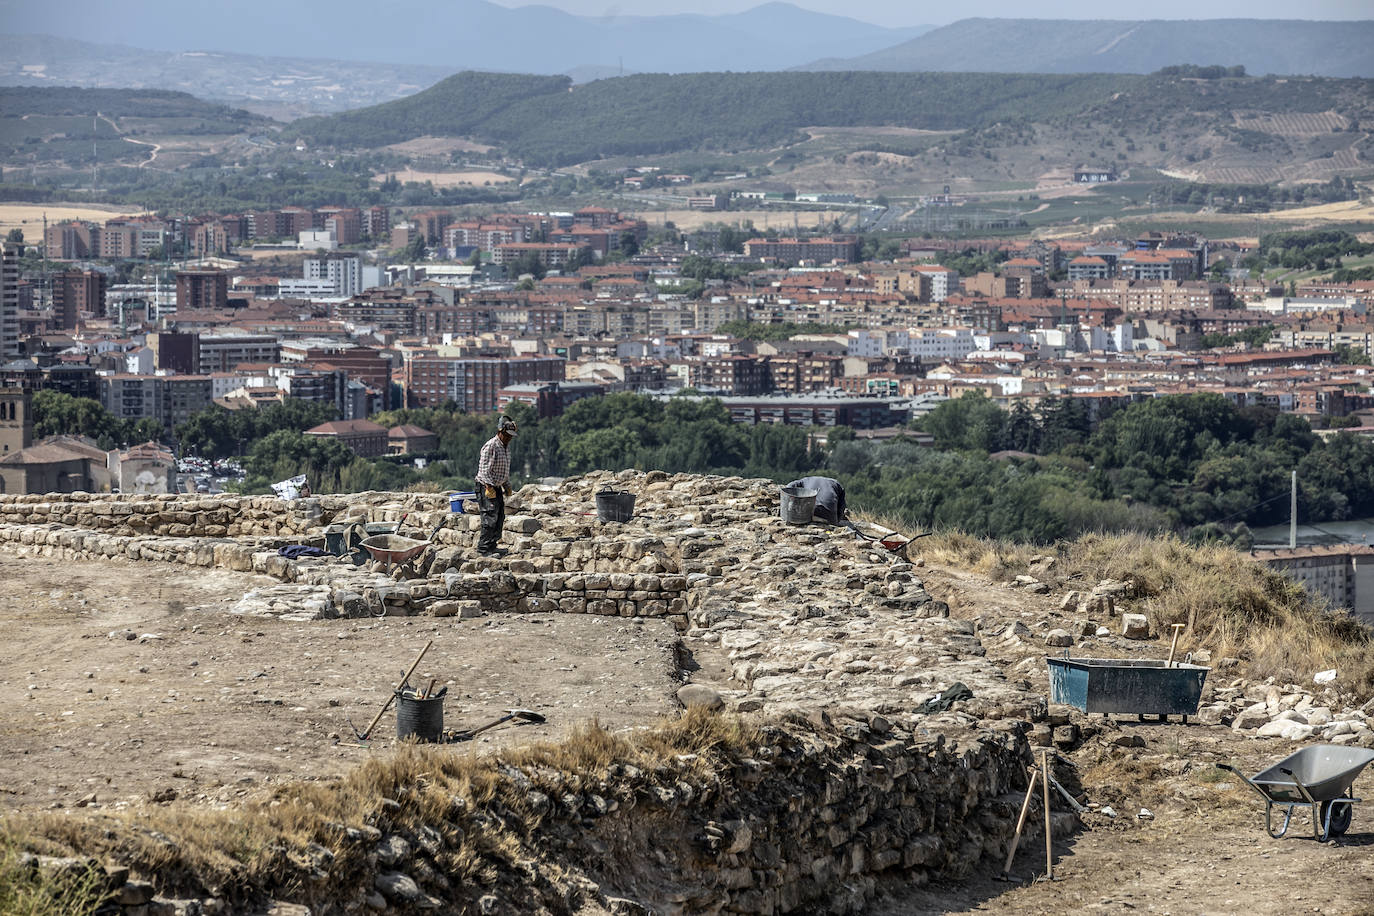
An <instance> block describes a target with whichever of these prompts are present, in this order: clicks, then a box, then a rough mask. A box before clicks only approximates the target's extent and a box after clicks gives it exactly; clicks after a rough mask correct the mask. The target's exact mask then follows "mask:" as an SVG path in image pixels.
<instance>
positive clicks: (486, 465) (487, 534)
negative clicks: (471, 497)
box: [477, 417, 517, 556]
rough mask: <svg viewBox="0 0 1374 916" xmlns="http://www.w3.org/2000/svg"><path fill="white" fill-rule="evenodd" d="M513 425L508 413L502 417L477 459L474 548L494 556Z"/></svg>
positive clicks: (503, 513) (506, 492)
mask: <svg viewBox="0 0 1374 916" xmlns="http://www.w3.org/2000/svg"><path fill="white" fill-rule="evenodd" d="M516 432H517V427H516V425H515V421H514V420H512V419H511V418H510V417H502V418H501V422H500V423H499V424H498V425H497V427H496V435H494V436H492V437H491V438H490V439H488V440H487V444H486V445H484V446H482V454H481V455H480V456H479V457H478V459H477V505H478V506H479V507H480V508H481V510H482V535H481V537H480V538H478V540H477V552H478V553H480V554H482V555H484V556H495V555H497V554H498V553H500V551H498V550H497V547H496V543H497V542H498V541H499V540H501V528H502V527H503V526H504V525H505V524H506V497H507V496H509V495H510V493H511V489H510V440H512V439H514V438H515V434H516Z"/></svg>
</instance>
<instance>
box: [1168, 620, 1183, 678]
mask: <svg viewBox="0 0 1374 916" xmlns="http://www.w3.org/2000/svg"><path fill="white" fill-rule="evenodd" d="M1169 625H1170V626H1171V627H1173V628H1174V641H1173V642H1172V643H1170V644H1169V660H1168V661H1167V662H1165V663H1164V667H1165V668H1172V667H1173V666H1174V653H1175V652H1176V651H1178V634H1179V633H1181V632H1182V631H1183V628H1184V627H1185V626H1186V624H1182V623H1172V624H1169Z"/></svg>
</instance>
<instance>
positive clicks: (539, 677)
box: [0, 552, 680, 811]
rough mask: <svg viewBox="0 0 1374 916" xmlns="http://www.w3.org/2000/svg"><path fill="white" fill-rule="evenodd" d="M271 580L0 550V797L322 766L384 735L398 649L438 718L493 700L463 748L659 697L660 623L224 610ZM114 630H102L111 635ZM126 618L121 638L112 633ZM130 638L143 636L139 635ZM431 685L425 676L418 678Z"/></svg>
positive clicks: (194, 797)
mask: <svg viewBox="0 0 1374 916" xmlns="http://www.w3.org/2000/svg"><path fill="white" fill-rule="evenodd" d="M272 583H273V580H269V579H266V578H263V577H257V576H251V575H246V574H241V573H232V572H227V571H202V570H197V571H196V572H195V573H193V574H192V573H187V572H186V571H184V570H183V569H182V568H179V567H173V566H163V565H160V564H150V563H139V564H134V563H131V562H113V563H106V564H94V563H86V564H70V563H64V562H61V561H58V560H47V559H20V558H18V557H16V556H15V555H13V554H11V553H6V552H0V629H3V631H4V632H5V633H6V634H7V635H6V645H7V646H8V647H9V648H8V651H6V652H5V653H4V655H3V657H0V697H4V698H5V713H4V715H3V716H0V774H4V775H3V777H0V811H3V810H5V809H10V810H13V809H16V808H18V809H33V808H37V807H65V806H72V805H77V804H79V803H80V802H81V801H82V799H88V798H89V797H90V796H91V795H94V796H95V803H96V804H99V805H118V804H121V803H125V802H134V801H137V800H140V799H147V798H150V797H152V798H158V799H168V798H170V797H172V795H173V794H175V796H176V797H179V798H183V799H187V800H191V801H193V802H194V801H200V802H205V803H218V802H224V801H229V800H231V799H233V798H236V797H242V796H244V795H247V794H249V793H250V792H252V791H253V790H254V788H255V787H260V786H261V785H262V784H264V783H272V782H276V781H283V780H289V779H296V778H308V779H318V778H327V777H330V776H336V775H339V774H341V773H343V772H345V771H346V770H348V769H349V768H351V767H352V766H354V765H356V764H357V763H359V762H361V761H362V760H364V759H366V758H367V757H368V755H370V754H377V753H383V752H385V751H386V750H387V749H388V748H389V747H391V746H392V745H393V744H394V739H395V734H396V729H395V724H396V717H395V712H394V707H393V710H392V711H390V712H388V714H387V715H386V716H384V717H383V718H382V721H381V723H380V724H379V725H378V727H377V730H376V732H375V734H374V735H373V740H371V741H369V742H368V744H369V745H370V747H367V748H363V747H354V746H350V745H353V744H357V743H358V742H357V740H356V739H355V737H354V736H353V732H352V730H351V729H350V727H349V722H348V720H349V719H350V718H351V719H352V721H353V723H354V724H355V725H357V727H358V728H360V729H361V728H364V727H366V725H367V723H368V722H370V721H371V720H372V717H373V716H374V715H376V712H377V710H379V709H380V708H381V706H382V704H383V703H384V702H385V701H386V698H387V696H388V695H389V694H390V692H391V685H393V684H395V682H397V681H398V680H399V679H400V677H401V675H402V674H403V673H404V671H405V669H407V668H408V667H409V666H410V664H411V662H412V661H413V660H414V658H415V656H416V654H417V653H418V652H419V651H420V649H422V648H423V647H424V645H425V642H426V641H427V640H430V639H432V640H434V645H433V647H432V648H431V649H430V650H429V651H428V653H427V654H426V656H425V658H424V660H423V661H422V662H421V664H420V668H419V670H418V671H417V672H416V675H415V677H414V678H412V683H415V684H424V685H427V684H428V683H429V682H430V680H431V679H432V678H437V679H438V685H447V686H448V688H449V692H448V696H447V699H446V701H445V704H444V725H445V728H449V729H458V728H471V727H475V726H477V725H480V724H483V723H486V722H489V721H491V720H493V719H495V718H497V717H499V716H500V715H502V714H503V713H504V711H505V710H506V709H508V708H516V707H521V708H529V709H534V710H536V711H538V712H540V713H541V714H543V715H545V716H546V717H547V718H548V722H547V724H544V725H532V724H524V725H520V726H516V725H514V724H507V725H503V726H501V727H498V728H495V729H492V730H491V731H489V732H487V733H485V734H484V735H482V736H480V737H478V738H477V739H476V740H475V741H473V742H472V743H470V744H469V743H464V744H460V745H455V753H463V752H467V750H468V749H469V748H478V749H480V748H482V747H490V746H494V745H498V744H502V743H511V742H523V741H529V740H533V739H537V738H556V737H557V736H558V735H559V734H561V733H563V732H564V731H565V730H567V729H569V728H571V727H572V726H574V725H576V724H578V723H580V722H583V721H586V720H589V719H593V718H596V719H599V720H600V721H601V722H602V723H604V724H607V725H610V726H613V727H621V726H626V725H632V724H638V723H644V722H648V721H650V720H652V719H653V718H654V717H656V716H658V715H661V714H665V713H667V712H669V711H670V710H672V709H676V708H677V701H676V700H675V699H674V698H673V691H675V690H676V688H677V687H678V686H680V682H677V681H675V680H673V676H674V675H675V673H676V659H675V654H674V652H673V650H672V648H671V647H672V645H673V643H674V642H675V641H676V638H677V634H676V632H674V631H673V628H672V627H671V625H669V624H667V623H666V622H664V621H662V620H651V621H646V622H644V623H632V622H630V621H627V620H621V619H619V618H605V617H597V616H582V615H578V616H565V615H561V614H543V615H503V616H500V617H491V616H489V617H479V618H475V619H471V620H457V619H454V618H443V619H434V618H428V617H412V618H407V617H401V618H376V619H365V620H334V621H313V622H301V623H292V622H283V621H277V620H267V619H257V618H244V617H238V616H233V615H230V614H228V613H226V611H227V609H228V608H229V607H231V606H232V605H233V604H234V602H235V601H236V600H237V599H238V598H239V597H240V596H241V595H242V594H243V593H244V592H245V591H246V590H248V589H250V588H253V587H257V586H261V585H267V584H272ZM112 633H113V634H115V635H113V636H111V635H110V634H112ZM127 633H132V634H134V636H135V638H134V639H132V640H130V639H127V638H125V637H126V635H127ZM145 635H146V636H147V638H146V639H145V638H143V637H145ZM435 689H436V690H437V689H438V686H436V688H435Z"/></svg>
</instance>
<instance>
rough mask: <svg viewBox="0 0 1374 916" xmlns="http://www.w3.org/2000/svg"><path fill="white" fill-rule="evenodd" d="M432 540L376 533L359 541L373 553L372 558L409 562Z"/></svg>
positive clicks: (361, 545)
mask: <svg viewBox="0 0 1374 916" xmlns="http://www.w3.org/2000/svg"><path fill="white" fill-rule="evenodd" d="M431 543H432V542H431V541H417V540H415V539H414V538H408V537H402V536H401V535H399V534H375V535H373V536H372V537H370V538H366V539H364V540H362V541H360V542H359V546H360V547H362V548H364V549H365V550H366V551H367V552H368V553H370V554H372V559H374V560H381V561H382V562H383V563H387V564H388V565H390V564H395V563H407V562H409V561H410V560H413V559H415V557H417V556H419V555H420V554H421V553H422V552H423V551H424V549H425V548H426V547H428V546H429V545H430V544H431Z"/></svg>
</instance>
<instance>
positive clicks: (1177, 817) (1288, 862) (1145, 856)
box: [873, 721, 1374, 916]
mask: <svg viewBox="0 0 1374 916" xmlns="http://www.w3.org/2000/svg"><path fill="white" fill-rule="evenodd" d="M1122 731H1123V732H1125V733H1128V734H1131V733H1134V734H1140V735H1141V736H1142V737H1145V738H1146V742H1147V752H1146V753H1145V754H1143V755H1142V756H1148V749H1155V750H1158V749H1160V748H1161V746H1166V747H1167V746H1169V745H1171V744H1181V745H1182V746H1183V748H1184V749H1185V750H1184V754H1185V757H1186V759H1187V760H1188V761H1191V762H1192V764H1193V766H1192V769H1191V770H1189V772H1188V773H1186V774H1183V775H1181V776H1178V777H1165V778H1163V779H1161V780H1159V781H1158V782H1157V783H1156V784H1155V785H1154V786H1152V787H1150V788H1148V789H1146V790H1145V791H1144V793H1143V794H1144V795H1145V797H1146V798H1147V799H1148V801H1149V810H1150V811H1151V812H1152V813H1153V815H1154V817H1153V819H1150V820H1141V819H1139V818H1138V817H1137V816H1136V814H1137V812H1138V811H1139V810H1140V807H1141V805H1140V804H1139V803H1138V799H1137V800H1136V803H1135V804H1132V805H1126V804H1122V803H1119V802H1113V807H1114V808H1115V809H1116V810H1117V812H1118V816H1117V818H1116V819H1114V820H1109V819H1107V818H1105V817H1103V816H1102V815H1097V814H1094V815H1089V816H1088V818H1087V822H1088V825H1087V826H1086V827H1084V828H1080V829H1078V830H1077V831H1076V832H1074V833H1073V834H1071V835H1067V836H1056V837H1055V838H1054V880H1053V881H1049V882H1047V881H1045V880H1044V875H1045V845H1044V838H1043V833H1037V834H1036V836H1034V837H1033V838H1030V839H1026V838H1023V841H1022V843H1021V845H1020V847H1019V849H1018V851H1017V856H1016V861H1015V863H1014V864H1013V866H1012V871H1011V873H1012V876H1013V879H1014V880H1013V881H1012V882H1004V881H1001V880H999V879H998V878H997V877H996V876H995V874H988V873H983V874H980V875H978V876H976V877H975V878H974V879H973V880H971V881H970V882H967V883H952V882H950V883H941V884H938V885H931V886H929V887H926V888H922V889H920V890H917V891H910V890H905V889H903V890H899V891H896V892H894V893H892V894H891V896H890V897H888V899H887V900H885V901H884V903H883V904H882V905H880V906H877V907H875V908H874V910H873V912H874V914H875V916H935V914H955V913H959V914H966V913H995V914H1008V916H1010V914H1018V916H1019V914H1061V913H1123V912H1141V913H1159V914H1184V913H1207V914H1212V916H1223V914H1235V916H1288V914H1296V913H1322V914H1365V916H1368V914H1371V913H1374V811H1370V806H1369V805H1368V804H1366V805H1363V806H1360V805H1357V806H1356V808H1355V812H1354V817H1353V819H1352V823H1351V826H1350V830H1349V832H1348V833H1347V834H1346V835H1345V836H1344V837H1342V838H1340V840H1339V841H1329V842H1327V843H1324V844H1323V843H1319V842H1317V841H1316V840H1315V839H1314V838H1313V836H1312V832H1311V821H1310V819H1309V817H1308V815H1307V813H1306V809H1302V810H1301V811H1299V812H1298V813H1295V815H1294V818H1293V825H1292V827H1291V828H1290V830H1289V833H1288V835H1287V836H1285V837H1284V838H1283V839H1278V840H1275V839H1271V838H1270V837H1269V836H1267V835H1266V834H1265V832H1264V805H1263V802H1262V801H1260V798H1259V796H1258V795H1256V794H1254V792H1253V791H1251V790H1250V789H1248V788H1245V787H1244V786H1243V785H1242V784H1241V783H1240V781H1239V780H1238V779H1235V778H1234V777H1229V776H1228V778H1226V779H1224V780H1222V781H1219V782H1213V781H1211V780H1212V779H1213V778H1214V777H1212V776H1211V775H1210V774H1212V773H1217V772H1219V771H1216V770H1215V769H1214V767H1213V763H1215V762H1222V761H1225V762H1231V763H1233V764H1234V765H1236V766H1238V767H1239V768H1240V769H1241V771H1242V772H1246V773H1255V772H1258V771H1259V770H1260V769H1262V768H1264V767H1265V766H1268V765H1269V764H1271V763H1273V762H1274V761H1275V760H1278V759H1280V758H1281V757H1283V756H1286V755H1287V754H1289V753H1291V751H1292V750H1293V749H1294V748H1293V746H1292V745H1289V744H1288V743H1287V742H1284V741H1281V740H1279V739H1270V740H1255V739H1246V738H1229V737H1220V738H1218V737H1215V736H1218V735H1220V733H1221V732H1223V731H1227V730H1225V729H1220V728H1206V727H1204V726H1199V725H1187V726H1184V725H1169V726H1159V725H1156V724H1153V723H1147V724H1143V725H1132V724H1129V723H1127V722H1125V721H1123V722H1122ZM1208 741H1216V742H1217V743H1216V744H1212V745H1208V744H1207V743H1206V742H1208ZM1072 756H1073V757H1075V758H1076V759H1081V758H1082V757H1083V756H1084V755H1083V754H1082V752H1080V753H1079V754H1075V755H1072ZM1060 772H1061V775H1062V773H1063V770H1062V769H1061V770H1060ZM1084 789H1085V792H1086V794H1087V796H1088V800H1089V801H1092V800H1094V798H1096V799H1097V800H1099V802H1100V801H1101V799H1102V798H1103V797H1104V793H1110V791H1111V789H1110V787H1109V786H1097V787H1094V786H1084ZM1371 790H1374V777H1371V776H1370V775H1369V774H1368V771H1366V773H1365V775H1363V776H1362V777H1361V778H1360V780H1358V781H1357V782H1356V794H1357V795H1361V794H1362V795H1363V797H1364V798H1369V797H1370V795H1371ZM1037 791H1038V789H1037ZM1051 807H1052V808H1054V809H1056V810H1064V809H1065V807H1066V806H1065V805H1064V804H1062V803H1060V802H1059V801H1057V800H1056V801H1053V802H1052V803H1051ZM998 867H1000V866H995V867H993V869H992V871H993V872H995V871H996V870H997V868H998Z"/></svg>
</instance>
